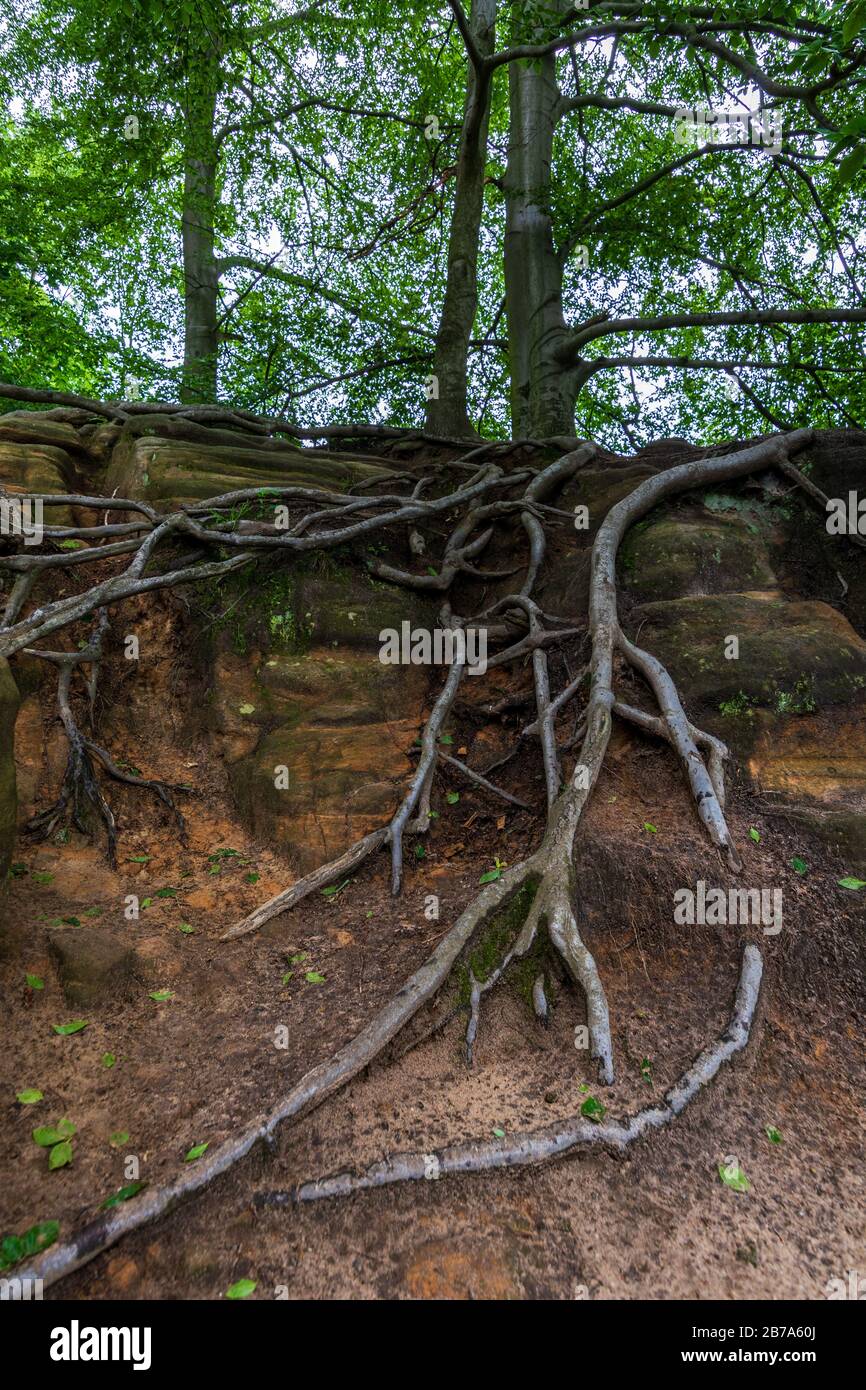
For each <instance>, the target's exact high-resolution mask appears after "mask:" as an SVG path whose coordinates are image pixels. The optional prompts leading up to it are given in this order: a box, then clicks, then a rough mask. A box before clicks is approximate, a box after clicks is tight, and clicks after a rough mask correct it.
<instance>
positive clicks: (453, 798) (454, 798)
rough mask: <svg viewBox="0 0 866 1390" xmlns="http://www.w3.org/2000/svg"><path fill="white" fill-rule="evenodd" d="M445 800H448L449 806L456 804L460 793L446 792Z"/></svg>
mask: <svg viewBox="0 0 866 1390" xmlns="http://www.w3.org/2000/svg"><path fill="white" fill-rule="evenodd" d="M445 800H446V801H447V802H448V805H449V806H456V805H457V802H458V801H459V800H460V793H459V792H448V793H447V794H446V796H445Z"/></svg>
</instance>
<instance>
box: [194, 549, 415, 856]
mask: <svg viewBox="0 0 866 1390" xmlns="http://www.w3.org/2000/svg"><path fill="white" fill-rule="evenodd" d="M243 583H244V581H242V580H241V581H239V586H240V587H241V598H240V600H239V601H238V603H237V606H236V607H235V608H234V609H233V610H232V613H231V624H230V625H227V626H226V627H225V628H223V629H222V630H221V631H219V632H218V633H217V634H216V636H215V638H214V645H213V650H212V656H211V661H212V679H213V689H212V699H211V719H212V724H213V728H214V731H215V734H216V739H217V747H218V748H219V750H220V752H221V754H222V757H223V760H224V761H225V763H226V766H227V769H228V774H229V781H230V784H231V788H232V792H233V795H234V798H235V801H236V804H237V806H238V808H239V810H240V812H241V814H242V816H243V817H244V819H245V820H246V822H247V823H248V824H249V825H250V827H251V828H252V829H253V830H254V831H255V833H256V835H257V836H259V837H260V838H261V839H262V840H263V841H264V842H266V843H269V844H275V845H279V846H280V847H281V848H282V849H283V850H284V851H285V852H286V853H287V854H288V855H289V857H290V859H291V860H292V862H293V864H294V865H295V866H296V867H297V869H298V870H299V871H300V872H307V871H309V870H310V869H312V868H315V867H316V866H317V865H319V864H321V863H324V862H325V861H326V860H328V859H331V858H333V857H334V856H336V855H338V854H340V853H342V851H343V850H345V849H347V848H348V847H349V845H350V844H351V843H352V842H353V841H354V840H356V839H358V838H359V837H360V836H362V835H365V834H366V833H367V832H368V831H370V830H372V829H374V828H375V827H377V826H379V825H381V824H383V823H384V822H385V821H386V820H387V819H388V818H389V817H390V816H391V815H392V814H393V811H394V809H395V807H396V805H397V802H398V800H399V798H400V795H401V792H402V789H403V788H404V785H405V782H406V779H407V777H408V776H409V774H410V772H411V768H412V762H411V759H410V757H409V756H408V754H409V750H410V748H411V745H412V743H413V741H414V739H415V737H416V735H417V732H418V728H419V724H420V722H421V717H422V711H423V707H424V702H425V698H426V693H427V686H428V679H429V671H428V670H427V669H425V668H424V667H417V666H385V665H382V663H381V662H380V661H379V645H380V644H379V633H380V631H382V630H383V629H384V628H389V627H395V628H398V629H399V627H400V624H401V623H402V622H403V621H406V620H408V621H410V622H412V623H413V625H416V626H426V627H429V626H431V625H432V624H433V622H434V620H435V610H434V609H433V607H432V605H428V604H426V603H424V602H423V601H421V600H419V599H418V598H417V597H415V596H414V595H412V594H410V593H404V592H403V591H401V590H397V589H392V588H390V587H389V586H386V585H383V584H378V583H376V582H375V581H373V580H369V579H365V578H363V577H360V576H359V575H358V574H357V572H356V571H354V570H349V569H346V570H345V571H344V572H343V573H334V572H332V573H331V574H330V575H321V574H316V573H310V572H307V573H303V572H302V573H300V574H298V575H297V576H295V577H294V578H293V579H291V580H290V579H289V578H287V577H286V576H285V575H280V576H278V577H277V578H275V579H274V580H272V582H271V585H270V586H268V585H267V584H265V585H260V584H256V585H255V588H254V590H253V591H252V592H246V593H244V591H243V587H242V586H243ZM228 606H229V605H227V607H228Z"/></svg>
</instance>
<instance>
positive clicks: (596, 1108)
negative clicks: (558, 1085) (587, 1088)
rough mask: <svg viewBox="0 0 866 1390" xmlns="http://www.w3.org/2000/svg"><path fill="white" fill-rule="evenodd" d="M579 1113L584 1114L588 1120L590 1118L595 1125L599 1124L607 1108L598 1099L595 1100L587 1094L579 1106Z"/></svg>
mask: <svg viewBox="0 0 866 1390" xmlns="http://www.w3.org/2000/svg"><path fill="white" fill-rule="evenodd" d="M580 1113H581V1115H585V1116H586V1118H587V1119H588V1120H592V1122H593V1124H596V1125H597V1124H601V1121H602V1120H603V1119H604V1117H605V1115H606V1114H607V1110H606V1108H605V1106H603V1105H602V1103H601V1101H600V1100H596V1098H595V1096H587V1098H586V1100H585V1101H584V1102H583V1105H582V1106H581V1107H580Z"/></svg>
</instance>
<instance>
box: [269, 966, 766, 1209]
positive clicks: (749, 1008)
mask: <svg viewBox="0 0 866 1390" xmlns="http://www.w3.org/2000/svg"><path fill="white" fill-rule="evenodd" d="M762 973H763V962H762V959H761V953H760V951H759V950H758V948H757V946H755V945H752V944H751V943H750V944H749V945H747V946H746V948H745V950H744V951H743V960H742V965H741V968H740V978H739V983H738V985H737V993H736V999H735V1002H734V1012H733V1014H732V1016H731V1021H730V1023H729V1024H728V1026H727V1028H726V1029H725V1031H724V1033H723V1034H722V1035H721V1037H720V1038H718V1039H717V1041H716V1042H714V1043H712V1044H711V1045H710V1046H708V1047H706V1048H704V1050H703V1052H701V1053H700V1055H699V1056H698V1057H697V1058H696V1059H695V1061H694V1062H693V1063H692V1065H691V1066H690V1067H689V1069H688V1071H687V1072H685V1073H684V1074H683V1075H682V1076H681V1077H680V1079H679V1081H677V1082H676V1083H675V1085H673V1086H672V1087H671V1089H670V1090H669V1091H668V1092H667V1093H666V1094H665V1097H664V1100H663V1101H662V1103H661V1104H660V1105H651V1106H647V1107H646V1108H645V1109H643V1110H639V1111H638V1112H637V1114H636V1115H630V1116H628V1117H627V1118H626V1119H624V1120H612V1121H607V1122H602V1123H601V1124H594V1123H593V1122H592V1121H591V1120H587V1119H584V1118H583V1116H582V1115H579V1114H578V1115H574V1116H571V1117H570V1118H569V1119H567V1120H560V1121H558V1122H556V1123H554V1124H551V1125H545V1127H544V1128H543V1129H537V1130H532V1131H529V1132H527V1133H523V1134H516V1135H514V1136H513V1137H512V1138H508V1139H500V1140H496V1141H495V1142H493V1141H490V1140H483V1139H479V1140H474V1141H473V1142H471V1143H468V1144H453V1145H449V1146H448V1147H447V1148H443V1149H434V1150H432V1151H431V1152H429V1153H404V1154H394V1155H392V1156H391V1157H390V1158H385V1159H382V1160H381V1161H380V1162H379V1163H374V1164H373V1165H372V1167H370V1168H367V1169H366V1170H365V1171H364V1172H361V1173H338V1174H336V1175H335V1176H334V1177H330V1178H320V1179H317V1180H316V1181H314V1182H307V1183H302V1184H301V1186H300V1187H298V1188H296V1189H294V1190H292V1191H275V1192H260V1193H257V1194H256V1196H255V1198H254V1199H253V1200H254V1203H255V1205H256V1206H258V1207H285V1206H291V1205H294V1204H297V1203H300V1202H316V1201H320V1200H321V1199H322V1198H323V1197H346V1196H348V1195H349V1194H350V1193H352V1192H362V1191H364V1190H366V1189H367V1188H371V1187H384V1186H385V1185H386V1184H387V1183H395V1182H415V1181H418V1180H420V1179H427V1180H428V1181H429V1180H430V1179H436V1178H441V1177H445V1176H447V1175H448V1174H452V1173H482V1172H489V1171H490V1170H491V1169H493V1168H518V1167H523V1166H525V1165H527V1164H537V1163H543V1162H545V1161H546V1160H547V1159H551V1158H558V1157H560V1156H561V1155H562V1154H566V1153H570V1152H571V1151H572V1150H573V1149H575V1148H579V1147H583V1146H585V1145H595V1146H601V1147H604V1148H609V1149H613V1150H620V1151H621V1150H623V1149H626V1148H627V1147H628V1146H629V1145H630V1144H633V1143H634V1142H635V1140H636V1139H640V1138H641V1136H642V1135H644V1134H645V1133H646V1132H647V1130H650V1129H660V1128H662V1126H664V1125H667V1124H670V1122H671V1121H672V1120H674V1119H676V1117H677V1116H678V1115H680V1114H682V1112H683V1110H685V1108H686V1106H687V1105H688V1104H689V1102H690V1101H692V1100H694V1098H695V1097H696V1096H697V1095H698V1094H699V1093H700V1092H701V1091H702V1090H703V1089H704V1087H705V1086H707V1085H709V1083H710V1082H711V1081H712V1080H713V1078H714V1077H715V1076H716V1074H717V1072H718V1071H719V1069H720V1068H721V1067H722V1066H723V1065H724V1063H725V1062H728V1061H730V1059H731V1058H732V1057H733V1056H734V1055H735V1054H736V1053H737V1052H741V1051H742V1050H743V1048H744V1047H745V1046H746V1044H747V1043H748V1041H749V1037H750V1034H751V1028H752V1020H753V1018H754V1015H755V1009H756V1007H757V1003H758V996H759V993H760V988H761V976H762Z"/></svg>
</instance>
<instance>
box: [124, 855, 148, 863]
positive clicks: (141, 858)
mask: <svg viewBox="0 0 866 1390" xmlns="http://www.w3.org/2000/svg"><path fill="white" fill-rule="evenodd" d="M150 859H151V856H150V855H149V854H134V855H133V856H132V858H131V859H127V861H126V862H127V864H149V863H150Z"/></svg>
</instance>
